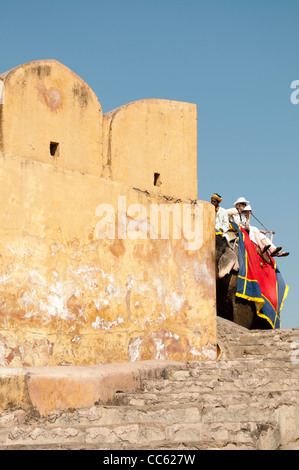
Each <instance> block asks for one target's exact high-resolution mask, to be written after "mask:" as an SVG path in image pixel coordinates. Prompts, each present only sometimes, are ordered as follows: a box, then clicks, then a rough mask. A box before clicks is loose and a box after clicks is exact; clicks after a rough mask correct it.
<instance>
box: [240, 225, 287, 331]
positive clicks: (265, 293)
mask: <svg viewBox="0 0 299 470" xmlns="http://www.w3.org/2000/svg"><path fill="white" fill-rule="evenodd" d="M231 226H232V227H233V228H234V229H235V230H236V231H237V232H238V235H239V274H238V285H237V292H236V295H237V296H238V297H242V298H244V299H247V300H251V301H253V302H255V305H256V311H257V315H259V316H260V317H263V318H265V319H266V320H267V321H268V322H269V323H270V325H271V326H272V328H274V329H276V328H280V326H281V317H280V314H281V309H282V306H283V302H284V299H285V298H286V296H287V294H288V289H289V288H288V286H287V285H286V284H285V282H284V280H283V278H282V275H281V273H280V271H279V269H278V267H277V265H276V263H275V261H274V259H273V258H272V257H271V256H269V260H270V262H267V261H266V260H265V259H264V258H263V257H262V256H260V255H259V254H258V252H257V250H256V246H255V244H254V243H253V242H252V241H251V240H250V238H249V235H248V233H247V231H246V230H244V229H243V228H241V227H239V226H237V225H236V224H234V223H231Z"/></svg>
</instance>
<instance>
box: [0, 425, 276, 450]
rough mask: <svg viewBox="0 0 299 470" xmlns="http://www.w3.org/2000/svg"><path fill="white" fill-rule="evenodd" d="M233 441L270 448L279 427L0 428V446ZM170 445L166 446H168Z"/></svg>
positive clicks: (121, 445)
mask: <svg viewBox="0 0 299 470" xmlns="http://www.w3.org/2000/svg"><path fill="white" fill-rule="evenodd" d="M185 442H187V443H189V445H190V444H191V443H193V444H194V445H198V443H200V442H209V443H212V442H214V443H217V442H227V443H230V442H235V443H237V444H240V445H243V446H247V447H248V448H255V449H258V450H274V449H276V448H277V447H278V446H279V444H280V442H281V437H280V431H279V427H278V425H276V424H275V423H264V422H209V423H203V422H199V423H174V424H162V423H154V422H151V423H131V424H125V425H114V426H113V425H110V426H108V425H107V426H88V427H87V426H83V425H81V424H80V425H79V424H78V425H76V426H64V427H61V426H49V425H47V426H46V425H45V424H44V425H43V426H36V427H34V426H32V425H19V426H15V427H13V428H11V429H7V428H1V430H0V443H1V448H2V449H7V448H10V446H13V447H14V448H18V449H20V448H32V446H46V448H49V446H52V448H53V447H56V448H61V446H67V447H68V448H72V446H73V445H74V446H76V447H77V448H78V446H79V447H80V448H82V449H83V448H84V446H86V445H87V446H90V445H94V446H96V448H106V446H108V448H109V449H111V446H114V448H115V449H132V446H134V448H136V447H138V446H139V447H140V448H142V449H146V448H148V449H153V448H156V449H160V448H163V443H167V446H168V448H170V447H171V446H173V449H178V448H179V446H181V445H182V444H183V443H185ZM169 446H170V447H169Z"/></svg>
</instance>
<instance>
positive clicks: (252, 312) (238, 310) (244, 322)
mask: <svg viewBox="0 0 299 470" xmlns="http://www.w3.org/2000/svg"><path fill="white" fill-rule="evenodd" d="M233 309H234V313H233V317H234V322H235V323H236V324H237V325H241V326H243V327H244V328H248V329H249V330H251V329H253V328H254V325H255V321H256V309H255V304H254V302H249V301H248V300H246V299H242V298H241V297H235V299H234V302H233Z"/></svg>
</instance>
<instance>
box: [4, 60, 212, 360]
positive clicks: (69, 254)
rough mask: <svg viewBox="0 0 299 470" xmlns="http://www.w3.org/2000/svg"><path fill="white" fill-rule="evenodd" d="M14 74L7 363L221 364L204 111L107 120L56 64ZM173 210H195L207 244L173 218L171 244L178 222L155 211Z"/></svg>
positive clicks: (8, 160) (145, 107)
mask: <svg viewBox="0 0 299 470" xmlns="http://www.w3.org/2000/svg"><path fill="white" fill-rule="evenodd" d="M46 66H47V67H48V68H47V67H46ZM45 67H46V68H45ZM46 70H48V71H47V72H46ZM1 77H2V80H4V84H5V87H4V103H3V104H1V105H0V107H1V116H0V117H1V139H2V140H1V141H2V152H1V153H0V184H1V198H0V365H2V366H7V365H10V366H44V365H48V366H51V365H97V364H102V363H103V364H105V363H116V362H126V361H129V362H135V361H139V360H151V359H167V360H175V361H180V360H193V359H196V360H197V359H207V358H214V357H215V356H216V309H215V246H214V245H215V237H214V218H215V214H214V210H213V207H212V206H211V205H210V204H209V203H207V202H202V201H196V192H197V191H196V187H197V182H196V107H195V106H194V105H189V104H186V103H176V102H169V101H166V100H143V101H142V102H136V103H132V104H131V105H128V107H127V108H125V109H122V108H121V109H120V110H118V111H116V112H113V113H111V114H110V115H109V113H108V116H107V115H104V119H103V118H102V111H101V107H100V105H99V102H98V101H97V98H96V97H95V95H94V93H93V92H92V91H91V90H90V88H89V87H88V86H87V85H86V84H84V82H83V81H82V80H81V79H80V78H79V77H77V76H76V75H75V74H73V72H71V71H69V69H67V68H66V67H64V66H62V65H61V64H59V63H58V62H56V61H40V63H36V62H34V63H31V64H25V66H20V67H18V68H16V69H14V71H11V72H9V73H7V74H3V75H2V76H1ZM79 85H80V86H81V87H82V88H81V92H79ZM20 87H22V90H21V89H19V88H20ZM76 87H77V88H76ZM54 89H55V90H56V91H57V90H58V91H59V94H57V93H54V92H53V93H52V91H53V90H54ZM75 89H76V90H77V92H76V93H75V92H74V90H75ZM83 89H84V90H85V92H86V93H85V92H84V93H83V91H82V90H83ZM15 90H16V91H15ZM42 90H43V92H42ZM45 90H48V91H47V93H46V91H45ZM49 90H52V91H51V92H50V91H49ZM80 93H81V94H80ZM59 96H60V97H61V101H59V99H58V98H59ZM84 97H85V98H84ZM83 98H84V99H83ZM134 110H135V112H136V117H135V118H134V115H135V114H134ZM179 116H181V118H180V119H181V120H180V123H177V122H176V121H177V119H178V117H179ZM27 119H28V120H29V122H28V123H26V124H25V125H24V126H22V123H23V122H24V121H26V120H27ZM131 121H132V127H130V122H131ZM155 129H156V134H155ZM162 130H163V132H162ZM143 132H145V133H147V135H148V137H147V140H146V142H147V144H146V145H144V143H143V142H142V135H143ZM162 134H163V135H164V137H162ZM126 135H127V141H126V138H125V137H126ZM134 135H135V137H136V149H134ZM155 135H157V141H155ZM163 139H164V140H163ZM56 141H57V143H59V149H60V154H59V156H57V157H53V156H52V155H49V142H56ZM149 144H151V148H148V145H149ZM125 149H126V152H127V153H125ZM151 155H152V158H151ZM139 156H140V158H139ZM158 163H159V165H158ZM134 169H135V171H134ZM154 173H159V174H160V176H161V179H162V183H161V184H160V186H158V185H156V186H155V185H153V184H150V182H152V181H153V177H154ZM190 198H191V199H192V201H191V200H190ZM162 206H163V207H164V208H165V207H166V208H169V207H170V208H171V210H174V211H176V210H177V209H178V212H176V215H179V214H180V215H181V217H182V223H183V220H185V219H184V217H187V216H184V214H186V213H187V212H186V213H185V212H184V211H185V209H186V210H187V209H188V210H189V211H191V212H192V214H193V218H192V219H190V220H192V221H193V222H194V221H195V220H197V222H198V225H197V232H196V237H195V238H197V240H196V242H197V243H195V244H192V239H190V238H188V233H187V232H185V231H184V228H185V227H183V226H182V227H180V231H179V236H178V232H175V230H174V228H176V229H177V225H176V224H174V223H173V222H172V220H174V219H172V218H171V217H170V219H169V220H170V225H169V231H168V234H167V233H166V236H165V229H166V228H167V225H164V223H165V214H164V215H163V222H162V221H161V222H160V224H159V225H157V224H156V223H155V221H154V220H153V218H152V217H151V214H152V213H151V210H152V209H153V208H157V207H162ZM105 207H106V209H107V210H106V212H105V210H104V209H105ZM109 214H110V215H109ZM194 214H198V218H197V219H196V216H195V215H194ZM108 216H109V217H108ZM103 222H105V223H103ZM174 225H175V227H174ZM187 225H188V224H187ZM189 232H190V230H189ZM163 237H164V238H163Z"/></svg>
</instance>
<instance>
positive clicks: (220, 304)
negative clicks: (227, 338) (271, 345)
mask: <svg viewBox="0 0 299 470" xmlns="http://www.w3.org/2000/svg"><path fill="white" fill-rule="evenodd" d="M238 270H239V260H238V244H237V243H236V239H233V240H232V241H228V240H227V239H226V238H225V237H224V236H221V235H216V299H217V315H218V316H220V317H222V318H226V319H227V320H231V321H233V322H234V323H236V324H238V325H241V326H243V327H245V328H248V329H271V325H270V324H269V323H268V321H267V320H265V319H264V318H262V317H260V316H258V315H257V313H256V306H255V303H254V302H253V301H249V300H247V299H244V298H241V297H237V296H236V292H237V283H238Z"/></svg>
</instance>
